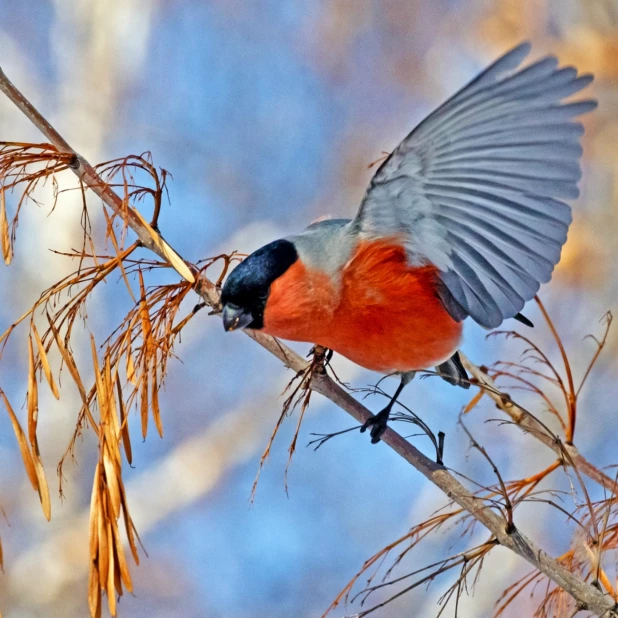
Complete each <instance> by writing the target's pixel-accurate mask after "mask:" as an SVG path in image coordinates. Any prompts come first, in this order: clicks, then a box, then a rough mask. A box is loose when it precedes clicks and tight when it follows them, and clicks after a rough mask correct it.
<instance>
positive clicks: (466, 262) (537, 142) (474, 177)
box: [221, 43, 596, 443]
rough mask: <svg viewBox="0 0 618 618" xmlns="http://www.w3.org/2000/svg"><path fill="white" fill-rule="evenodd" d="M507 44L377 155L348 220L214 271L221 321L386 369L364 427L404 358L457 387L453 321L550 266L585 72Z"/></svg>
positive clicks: (542, 278)
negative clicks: (226, 271)
mask: <svg viewBox="0 0 618 618" xmlns="http://www.w3.org/2000/svg"><path fill="white" fill-rule="evenodd" d="M529 52H530V44H529V43H523V44H521V45H519V46H518V47H516V48H514V49H512V50H511V51H509V52H508V53H506V54H505V55H504V56H502V57H501V58H499V59H498V60H497V61H496V62H494V63H493V64H492V65H490V66H489V67H488V68H487V69H485V70H484V71H483V72H482V73H481V74H480V75H479V76H478V77H477V78H476V79H474V80H473V81H472V82H470V83H469V84H468V85H467V86H465V87H464V88H462V89H461V90H460V91H459V92H457V93H456V94H455V95H453V96H452V97H451V98H450V99H449V100H448V101H446V102H445V103H444V104H443V105H441V106H440V107H438V109H436V110H435V111H434V112H433V113H431V114H430V115H429V116H428V117H427V118H425V120H423V121H422V122H421V123H420V124H419V125H418V126H417V127H416V128H415V129H414V130H413V131H412V132H411V133H410V134H409V135H408V136H407V137H406V138H405V139H404V140H403V141H402V142H401V143H400V144H399V145H398V146H397V148H395V150H394V151H393V152H392V153H391V154H390V155H389V156H388V158H387V159H386V160H385V161H384V162H383V163H382V164H381V166H380V167H379V169H378V170H377V172H376V174H375V176H374V177H373V179H372V180H371V183H370V185H369V187H368V189H367V191H366V193H365V195H364V197H363V199H362V202H361V205H360V208H359V210H358V212H357V213H356V215H355V217H354V218H353V219H331V220H325V221H320V222H318V223H313V224H312V225H310V226H309V227H308V228H307V229H305V230H304V231H302V232H300V233H299V234H297V235H294V236H288V237H286V238H282V239H279V240H275V241H273V242H271V243H270V244H268V245H265V246H264V247H262V248H261V249H258V250H257V251H255V252H254V253H252V254H251V255H250V256H249V257H247V258H246V259H245V260H244V261H243V262H241V263H240V264H239V265H238V266H237V267H236V268H235V269H234V270H233V271H232V272H231V273H230V275H229V276H228V278H227V280H226V281H225V284H224V286H223V290H222V295H221V303H222V317H223V325H224V327H225V330H226V331H232V330H236V329H241V328H249V329H256V330H261V331H262V332H265V333H268V334H270V335H273V336H275V337H280V338H283V339H290V340H292V341H304V342H309V343H314V344H319V345H321V346H324V347H326V348H329V349H331V350H334V351H335V352H338V353H339V354H342V355H343V356H345V357H347V358H349V359H350V360H352V361H354V362H355V363H357V364H358V365H361V366H362V367H365V368H367V369H371V370H373V371H377V372H381V373H385V374H391V373H396V374H399V375H400V376H401V383H400V385H399V387H398V389H397V391H396V393H395V395H394V396H393V398H392V399H391V400H390V402H389V404H388V405H387V407H386V408H385V409H384V410H382V411H381V412H380V413H379V414H377V415H375V416H373V417H372V418H371V419H369V421H368V422H367V423H365V425H363V427H362V428H361V431H364V430H365V429H367V428H371V438H372V442H374V443H375V442H378V441H379V440H380V436H381V435H382V434H383V432H384V431H385V429H386V423H387V421H388V418H389V413H390V411H391V408H392V407H393V404H394V403H395V401H396V398H397V397H398V396H399V394H400V392H401V390H402V389H403V387H404V386H405V385H406V384H407V383H408V382H409V381H410V379H411V378H412V377H413V376H414V372H415V371H418V370H422V369H427V368H430V367H435V368H436V371H437V373H438V374H439V375H440V376H441V377H443V378H444V379H445V380H447V381H448V382H450V383H451V384H455V385H459V386H463V387H468V385H469V382H468V380H467V376H466V372H465V370H464V368H463V366H462V364H461V361H460V359H459V356H458V352H457V350H458V349H459V347H460V345H461V340H462V327H463V321H464V320H465V319H466V318H468V317H469V318H472V320H474V321H475V322H477V323H478V324H480V325H481V326H482V327H484V328H486V329H492V328H495V327H497V326H499V325H500V324H501V323H502V321H503V320H505V319H507V318H517V319H519V320H520V321H523V322H524V323H528V324H529V322H528V320H527V319H526V318H525V317H523V316H522V315H521V314H520V313H519V312H520V311H521V310H522V308H523V306H524V305H525V303H526V302H527V301H529V300H530V299H532V298H533V297H534V295H535V294H536V292H537V290H538V289H539V286H540V284H541V283H547V282H548V281H549V280H550V279H551V275H552V271H553V269H554V266H555V265H556V264H557V263H558V261H559V260H560V252H561V249H562V246H563V245H564V243H565V242H566V239H567V231H568V228H569V225H570V223H571V220H572V217H571V209H570V207H569V206H568V205H567V204H566V203H565V200H570V199H575V198H576V197H578V195H579V191H578V188H577V182H578V180H579V179H580V177H581V169H580V164H579V159H580V157H581V155H582V146H581V143H580V140H581V137H582V134H583V127H582V125H581V124H580V123H578V122H576V121H574V118H576V117H577V116H579V115H581V114H584V113H586V112H589V111H591V110H593V109H594V108H595V107H596V101H593V100H578V101H574V102H573V101H570V102H566V103H565V102H563V100H564V99H565V98H567V97H569V96H570V95H573V94H574V93H577V92H579V91H580V90H581V89H582V88H584V87H586V86H587V85H588V84H590V82H591V81H592V79H593V77H592V76H591V75H581V76H578V74H577V70H576V69H575V68H573V67H566V68H558V60H557V59H556V58H554V57H552V56H547V57H544V58H542V59H541V60H538V61H537V62H534V63H533V64H530V65H529V66H526V67H525V68H519V67H520V64H521V63H522V61H523V60H524V58H525V57H526V56H527V55H528V53H529Z"/></svg>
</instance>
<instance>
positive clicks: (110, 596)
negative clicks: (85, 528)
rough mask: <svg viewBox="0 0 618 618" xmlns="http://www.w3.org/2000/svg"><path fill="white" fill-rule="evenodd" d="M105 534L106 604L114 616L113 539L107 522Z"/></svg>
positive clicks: (110, 527)
mask: <svg viewBox="0 0 618 618" xmlns="http://www.w3.org/2000/svg"><path fill="white" fill-rule="evenodd" d="M107 532H108V535H109V536H108V539H109V542H108V544H107V551H108V556H107V580H106V581H107V604H108V606H109V613H110V614H111V615H112V616H115V615H116V586H115V584H114V582H115V579H116V578H115V577H114V571H115V569H114V564H115V561H114V539H113V534H112V525H111V523H110V522H109V521H108V522H107Z"/></svg>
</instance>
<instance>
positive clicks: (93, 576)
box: [88, 561, 101, 618]
mask: <svg viewBox="0 0 618 618" xmlns="http://www.w3.org/2000/svg"><path fill="white" fill-rule="evenodd" d="M88 608H89V609H90V616H91V617H92V618H100V616H101V586H100V585H99V570H98V568H97V564H96V562H94V561H93V562H91V563H90V569H89V571H88Z"/></svg>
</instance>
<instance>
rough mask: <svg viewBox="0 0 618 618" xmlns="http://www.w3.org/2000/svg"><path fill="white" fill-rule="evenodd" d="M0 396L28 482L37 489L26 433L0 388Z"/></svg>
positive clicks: (37, 484) (36, 479)
mask: <svg viewBox="0 0 618 618" xmlns="http://www.w3.org/2000/svg"><path fill="white" fill-rule="evenodd" d="M0 397H2V400H3V401H4V406H5V407H6V410H7V412H8V413H9V417H10V419H11V424H12V425H13V431H14V432H15V437H16V438H17V443H18V444H19V450H20V452H21V457H22V459H23V460H24V466H25V468H26V472H27V473H28V478H29V479H30V483H31V484H32V487H33V488H34V490H35V491H39V481H38V478H37V474H36V468H35V466H34V460H33V457H32V453H31V451H30V446H29V445H28V440H27V438H26V434H25V433H24V430H23V429H22V428H21V425H20V424H19V421H18V420H17V417H16V416H15V412H13V408H12V407H11V404H10V403H9V400H8V399H7V397H6V395H5V394H4V392H3V391H2V390H0Z"/></svg>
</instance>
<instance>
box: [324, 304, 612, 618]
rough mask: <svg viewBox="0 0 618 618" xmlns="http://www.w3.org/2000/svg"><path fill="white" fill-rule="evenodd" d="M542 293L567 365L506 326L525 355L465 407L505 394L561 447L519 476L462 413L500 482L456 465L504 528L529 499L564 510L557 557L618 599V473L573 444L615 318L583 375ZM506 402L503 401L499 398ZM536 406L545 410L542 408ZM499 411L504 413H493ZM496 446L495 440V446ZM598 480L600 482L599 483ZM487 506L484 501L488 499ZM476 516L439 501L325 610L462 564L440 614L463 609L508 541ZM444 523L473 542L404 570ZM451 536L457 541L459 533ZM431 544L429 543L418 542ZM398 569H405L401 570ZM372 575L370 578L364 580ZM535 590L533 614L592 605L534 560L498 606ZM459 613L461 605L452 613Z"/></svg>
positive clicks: (503, 364) (555, 615) (544, 617)
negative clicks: (480, 528)
mask: <svg viewBox="0 0 618 618" xmlns="http://www.w3.org/2000/svg"><path fill="white" fill-rule="evenodd" d="M537 303H538V305H539V307H540V309H541V313H542V314H543V316H544V318H545V322H546V326H547V328H548V330H549V333H551V335H552V337H553V341H554V342H555V346H556V349H557V351H558V353H559V355H560V358H561V361H562V366H561V367H559V366H556V364H555V363H553V362H552V361H551V360H550V357H551V356H552V354H551V353H550V352H547V351H545V350H543V349H542V348H541V347H540V346H539V345H538V344H536V343H535V342H534V341H533V340H532V339H531V338H530V337H528V336H526V335H522V334H521V333H518V332H515V331H501V332H494V333H491V335H489V336H504V337H509V338H512V339H515V340H516V341H518V342H521V343H522V344H523V346H524V348H523V350H522V352H521V356H520V358H519V359H518V360H517V361H516V362H513V361H508V362H507V361H498V362H496V363H495V364H494V365H493V366H492V367H490V368H484V370H485V371H486V373H487V376H488V377H489V378H491V380H492V383H496V384H497V385H499V390H494V389H492V388H489V387H487V386H482V385H481V386H482V387H481V389H480V390H479V391H478V392H477V393H476V394H475V395H474V396H473V397H472V398H471V400H470V401H469V403H468V404H467V405H466V406H464V408H463V410H462V416H461V419H463V418H464V415H466V414H469V413H471V412H472V411H473V410H475V409H476V408H477V407H478V406H479V403H480V402H481V401H482V400H483V399H484V398H488V395H493V398H494V399H497V400H498V401H502V402H503V403H504V406H505V408H506V406H514V407H515V408H518V409H519V410H520V411H521V412H523V413H525V414H526V415H528V416H529V417H531V418H533V419H534V421H535V423H536V424H537V426H538V427H539V428H541V429H540V431H542V432H544V433H545V435H546V436H550V437H551V442H552V444H553V446H554V448H555V450H556V451H557V453H558V457H557V459H556V460H555V461H553V462H552V463H551V464H550V465H548V466H547V467H545V468H544V469H542V470H540V471H538V472H536V473H535V474H532V475H530V476H528V477H526V478H518V479H512V480H505V479H503V477H502V475H501V473H500V472H499V470H498V468H497V467H496V465H495V464H494V462H493V460H492V459H491V456H490V454H489V452H488V450H486V449H485V448H484V447H482V446H481V445H480V444H479V443H478V441H477V440H476V439H475V438H474V437H473V435H472V434H471V432H470V431H469V430H468V429H467V427H466V426H465V425H464V424H463V421H462V420H460V424H461V426H462V428H463V431H464V433H465V434H466V435H467V437H468V439H469V441H470V445H471V447H472V448H473V449H475V450H477V451H479V452H480V453H481V455H482V456H483V458H484V459H485V460H486V462H487V464H489V466H490V468H491V469H492V471H493V473H494V474H495V476H496V478H497V482H496V483H495V484H494V485H489V486H485V485H482V484H479V483H477V482H476V481H475V480H474V479H472V478H468V477H466V476H465V475H463V474H460V473H458V472H456V471H455V470H452V472H453V473H454V474H457V475H458V476H460V477H462V478H463V479H465V481H466V482H467V483H468V484H469V485H471V486H473V487H474V486H476V491H475V495H476V496H477V497H478V498H480V499H482V501H483V502H482V504H483V505H484V508H490V509H493V510H495V511H497V512H498V513H500V514H501V516H502V517H503V519H504V523H505V529H507V530H508V529H509V527H514V526H516V525H517V509H518V508H519V507H520V506H521V505H522V504H524V503H536V504H540V505H543V506H545V507H546V508H547V510H548V512H546V513H545V515H544V517H554V516H555V517H558V518H559V519H558V521H562V522H565V523H566V525H568V526H570V527H571V528H572V530H573V535H572V541H571V547H570V549H569V550H568V551H566V552H565V553H564V554H563V555H561V556H560V557H559V558H557V561H558V562H559V563H560V564H562V565H563V566H565V567H567V568H568V570H569V571H570V572H571V573H573V574H574V575H576V576H578V577H580V578H581V579H582V580H583V581H586V582H591V583H592V584H593V585H595V586H596V587H598V588H599V589H600V590H602V591H603V592H604V593H605V594H607V595H609V596H610V597H611V598H613V599H614V600H615V601H616V602H617V603H618V585H617V581H618V579H617V578H618V568H617V567H616V565H617V564H618V504H617V502H618V500H617V493H618V492H616V490H615V488H617V487H618V483H617V481H618V473H617V474H616V476H615V477H614V478H610V479H609V480H610V483H607V482H606V481H607V480H608V475H607V474H605V472H603V471H602V470H600V469H598V468H595V467H594V466H593V465H592V464H590V462H588V461H586V462H585V463H586V469H585V470H582V469H580V468H582V466H581V465H580V464H579V462H580V461H581V459H580V458H579V457H578V458H575V457H573V453H574V452H577V451H576V447H575V444H574V438H575V428H576V421H577V404H578V399H579V396H580V393H581V390H582V387H583V386H584V384H585V383H586V381H587V379H588V377H589V376H590V373H591V371H592V369H593V367H594V365H595V363H596V362H597V360H598V359H599V356H600V354H601V352H602V351H603V349H604V347H605V345H606V343H607V338H608V334H609V331H610V328H611V324H612V315H611V314H610V313H608V314H606V315H605V316H604V318H603V320H602V335H601V337H600V338H597V337H595V336H593V335H588V336H587V338H588V339H591V340H592V341H593V342H594V344H595V348H596V349H595V350H594V353H593V354H592V357H591V359H590V361H589V363H588V364H587V366H586V368H585V370H584V372H583V375H582V377H581V378H580V380H579V382H577V381H576V380H575V378H574V374H573V370H572V363H571V361H570V359H569V356H568V354H567V352H566V350H565V347H564V345H563V342H562V340H561V338H560V336H559V334H558V332H557V330H556V328H555V326H554V324H553V322H552V320H551V318H550V316H549V315H548V313H547V311H546V309H545V307H544V306H543V304H542V302H541V301H540V299H538V298H537ZM516 391H522V392H525V393H526V394H528V395H529V398H528V401H531V402H532V403H533V404H534V406H532V405H530V404H529V408H524V407H523V406H522V405H520V404H519V403H517V402H516V401H515V399H514V398H512V397H511V395H510V394H508V393H511V392H516ZM498 407H500V406H498ZM530 408H532V409H534V410H537V411H540V412H539V413H538V415H537V416H535V415H533V414H532V412H530ZM490 420H496V419H490ZM498 424H499V425H500V426H505V427H506V426H509V425H511V426H512V425H514V424H516V423H514V422H513V421H512V420H508V419H506V420H504V419H502V420H500V419H499V423H498ZM528 433H529V439H534V437H535V433H534V432H533V431H529V430H528ZM489 450H491V449H489ZM560 473H561V474H564V475H566V477H567V478H568V486H569V490H568V491H564V490H562V491H559V490H557V489H552V487H556V485H558V484H559V483H558V481H559V479H553V481H552V479H551V477H552V476H553V475H556V474H560ZM599 479H602V480H603V481H605V482H604V483H603V484H601V485H605V486H607V485H609V486H610V487H611V488H614V491H607V490H606V489H604V495H605V497H604V498H603V499H601V500H596V501H593V500H592V499H591V498H590V493H591V491H592V490H596V491H598V489H599V484H600V483H599ZM595 482H596V484H597V486H596V487H593V485H594V484H595ZM479 508H483V507H479ZM475 523H476V520H475V519H474V518H473V517H472V515H471V514H470V513H469V512H466V511H465V510H463V509H461V508H460V507H459V506H457V505H456V504H455V503H454V502H450V503H449V504H447V505H446V506H445V507H443V508H441V509H439V510H438V511H437V512H436V513H434V514H433V515H432V516H431V517H430V518H429V519H427V520H426V521H424V522H421V523H420V524H417V525H415V526H414V527H412V528H411V529H410V530H409V532H408V533H407V534H405V535H403V536H402V537H400V538H398V539H396V540H395V541H393V542H392V543H390V544H389V545H387V546H386V547H384V548H383V549H381V550H380V551H379V552H377V553H376V554H375V555H374V556H372V557H371V558H369V559H368V560H367V561H366V562H365V563H364V564H363V565H362V567H361V569H360V570H359V571H358V572H357V573H356V575H355V576H354V577H353V578H352V579H351V580H350V581H349V582H348V584H347V585H346V586H345V587H344V588H343V590H342V591H341V592H340V593H339V595H338V596H337V597H336V598H335V600H334V601H333V603H332V604H331V606H330V607H329V608H328V610H327V611H326V612H325V613H324V617H326V616H327V615H329V614H330V613H331V612H332V610H334V609H335V608H336V607H337V606H338V605H339V604H341V603H354V602H359V603H360V606H361V611H360V612H358V613H355V614H354V618H360V617H362V616H367V615H369V614H372V613H373V612H375V611H376V610H378V609H380V608H382V607H384V606H385V605H388V604H389V603H391V602H392V601H394V600H395V599H397V598H399V597H401V596H402V595H403V594H406V593H407V592H410V591H411V590H413V589H415V588H417V587H419V586H425V587H427V586H429V585H430V584H431V583H433V582H434V581H435V580H436V579H438V578H439V577H441V576H447V574H448V573H453V574H454V575H452V576H451V577H450V579H449V578H448V577H447V581H448V584H447V585H446V589H445V591H444V593H443V594H442V596H441V597H440V599H439V608H438V610H437V612H436V615H437V616H441V615H442V614H443V613H444V612H445V610H446V608H447V606H448V605H449V603H451V604H452V608H451V611H453V610H454V612H455V613H454V615H455V616H457V615H458V614H457V612H458V609H459V602H460V599H461V597H462V595H463V594H469V593H471V592H473V590H474V586H475V584H476V583H477V582H478V581H479V579H480V578H481V577H482V567H483V562H484V560H485V558H486V557H487V556H488V555H489V553H490V552H492V551H495V549H496V548H497V547H499V543H498V541H497V540H496V539H495V538H493V537H491V538H489V539H486V540H484V541H483V542H480V543H479V542H478V539H476V531H475ZM438 533H441V534H443V535H446V536H447V537H448V538H450V539H453V538H454V539H455V541H456V542H459V543H465V542H466V541H467V542H469V543H470V547H469V548H468V549H465V550H463V551H459V552H457V553H454V554H452V555H447V556H445V557H444V558H443V559H441V560H439V561H437V562H434V563H433V564H429V565H427V566H424V567H422V568H414V569H413V570H410V571H409V572H404V573H403V574H400V573H401V571H402V569H403V567H404V563H405V562H406V560H405V559H406V558H408V559H409V560H408V561H409V562H412V563H413V564H414V565H415V566H416V565H418V559H414V560H413V559H412V558H411V554H412V553H413V550H415V549H417V548H419V546H420V545H422V542H423V541H425V540H426V539H428V538H435V535H436V534H438ZM455 541H452V542H455ZM418 550H419V551H421V552H422V547H421V548H420V549H418ZM396 571H397V575H395V572H396ZM361 578H366V579H364V585H362V584H361V585H360V589H359V583H360V580H361ZM391 588H392V589H395V590H396V592H394V593H392V594H390V595H389V594H386V596H383V598H382V599H381V600H380V601H379V602H378V603H376V604H375V605H371V606H369V607H366V606H367V605H369V603H368V601H369V600H370V599H372V598H373V596H374V595H375V593H377V592H380V593H382V594H384V593H385V592H387V591H388V590H390V589H391ZM524 593H526V594H527V595H528V597H532V598H534V599H536V600H537V608H536V610H535V612H534V618H559V617H564V618H567V617H570V616H573V615H574V613H577V612H578V611H580V610H582V611H583V610H584V609H585V608H581V607H578V606H577V604H576V602H575V601H574V599H573V598H572V597H571V596H570V595H569V594H568V593H567V592H565V590H564V589H562V588H560V587H559V586H557V585H556V584H554V583H553V582H551V581H550V580H548V579H547V577H546V576H545V575H544V574H542V573H541V572H539V571H538V570H533V571H531V572H529V573H527V574H526V575H524V576H523V577H521V578H520V579H519V580H518V581H516V582H514V583H513V584H512V585H510V586H509V587H508V588H507V589H506V590H504V591H503V592H502V593H501V594H500V595H498V599H497V601H496V605H495V612H494V615H495V616H496V617H498V616H502V615H503V614H504V613H505V611H506V610H507V609H508V608H509V607H511V605H512V604H513V603H514V602H515V601H516V600H517V599H520V597H521V596H522V595H523V594H524ZM451 615H452V614H451Z"/></svg>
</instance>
